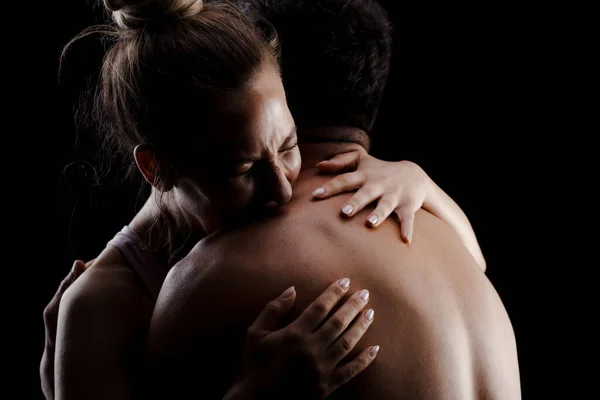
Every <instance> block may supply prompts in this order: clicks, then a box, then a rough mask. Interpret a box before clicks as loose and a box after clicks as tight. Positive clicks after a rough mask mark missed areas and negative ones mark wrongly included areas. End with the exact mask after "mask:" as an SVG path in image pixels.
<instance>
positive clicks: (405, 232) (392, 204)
mask: <svg viewBox="0 0 600 400" xmlns="http://www.w3.org/2000/svg"><path fill="white" fill-rule="evenodd" d="M316 167H317V168H319V170H321V172H327V173H336V172H341V171H348V170H350V171H353V172H347V173H345V174H341V175H338V176H336V177H335V178H333V179H332V180H330V181H329V182H327V183H326V184H324V185H323V186H321V187H319V188H317V189H316V190H315V191H314V192H313V195H314V196H315V197H316V198H318V199H326V198H328V197H331V196H334V195H336V194H339V193H343V192H348V191H352V190H357V189H358V191H357V192H356V193H355V194H354V196H352V198H351V199H350V200H349V201H348V202H347V203H346V204H344V205H343V206H342V213H343V214H344V215H345V216H347V217H352V216H354V215H355V214H356V213H358V212H359V211H360V210H362V209H363V208H365V207H366V206H367V205H369V204H371V203H373V202H374V201H377V207H376V208H375V210H374V211H373V212H372V213H371V214H370V215H369V217H368V218H367V223H368V224H369V225H370V226H372V227H377V226H379V225H380V224H381V223H382V222H383V221H384V220H385V219H386V218H387V217H389V216H390V214H392V213H396V215H397V216H398V219H399V220H400V235H401V237H402V240H403V241H404V242H406V243H408V242H410V240H411V237H412V231H413V222H414V218H415V213H416V212H417V210H418V209H419V208H421V207H422V206H423V203H424V202H425V199H426V198H427V197H428V195H429V193H430V190H431V179H430V178H429V176H427V174H426V173H425V171H423V169H422V168H421V167H419V166H418V165H417V164H415V163H413V162H410V161H399V162H388V161H382V160H379V159H377V158H375V157H372V156H370V155H369V154H367V152H366V151H364V150H355V151H351V152H349V153H344V154H339V155H337V156H335V157H334V158H332V159H330V160H327V161H321V162H320V163H318V164H317V165H316Z"/></svg>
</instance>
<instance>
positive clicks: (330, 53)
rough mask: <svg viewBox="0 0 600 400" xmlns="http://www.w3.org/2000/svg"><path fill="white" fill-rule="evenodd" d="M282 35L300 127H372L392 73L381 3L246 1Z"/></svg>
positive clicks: (289, 90) (288, 82)
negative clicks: (390, 72) (390, 71)
mask: <svg viewBox="0 0 600 400" xmlns="http://www.w3.org/2000/svg"><path fill="white" fill-rule="evenodd" d="M242 3H244V4H243V8H244V9H245V11H246V13H248V14H249V15H251V16H252V18H253V19H254V20H255V21H256V22H257V23H260V22H261V21H262V22H263V23H264V22H265V21H266V22H267V25H271V26H272V28H274V30H275V32H276V33H277V36H278V40H279V44H280V52H281V54H280V62H281V69H282V78H283V82H284V85H285V89H286V93H287V99H288V104H289V107H290V110H291V111H292V115H293V116H294V119H295V120H296V125H298V127H299V128H313V127H324V126H349V127H357V128H360V129H362V130H364V131H366V132H369V131H370V129H371V128H372V126H373V123H374V121H375V117H376V115H377V111H378V109H379V104H380V102H381V97H382V94H383V90H384V87H385V84H386V81H387V77H388V75H389V70H390V59H391V53H392V28H391V23H390V21H389V19H388V17H387V13H386V12H385V10H384V9H383V7H381V6H380V5H379V4H378V3H377V2H376V1H374V0H246V1H242Z"/></svg>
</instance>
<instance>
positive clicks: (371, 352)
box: [369, 346, 379, 358]
mask: <svg viewBox="0 0 600 400" xmlns="http://www.w3.org/2000/svg"><path fill="white" fill-rule="evenodd" d="M378 351H379V346H373V347H371V350H369V355H370V356H371V358H375V356H377V352H378Z"/></svg>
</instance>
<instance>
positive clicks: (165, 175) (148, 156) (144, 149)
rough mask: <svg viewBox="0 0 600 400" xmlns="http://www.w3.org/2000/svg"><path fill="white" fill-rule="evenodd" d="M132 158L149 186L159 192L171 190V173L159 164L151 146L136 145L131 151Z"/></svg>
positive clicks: (172, 180) (162, 164)
mask: <svg viewBox="0 0 600 400" xmlns="http://www.w3.org/2000/svg"><path fill="white" fill-rule="evenodd" d="M133 157H134V158H135V163H136V164H137V167H138V169H139V170H140V172H141V173H142V176H143V177H144V179H146V181H147V182H148V183H149V184H151V185H152V186H154V187H155V188H156V189H157V190H160V191H161V192H168V191H169V190H171V189H172V188H173V185H174V177H173V172H172V171H171V170H170V168H166V167H165V165H164V163H161V162H160V160H159V159H158V157H157V156H156V153H155V152H154V150H153V149H152V147H151V146H148V145H146V144H140V145H137V146H136V147H135V149H133Z"/></svg>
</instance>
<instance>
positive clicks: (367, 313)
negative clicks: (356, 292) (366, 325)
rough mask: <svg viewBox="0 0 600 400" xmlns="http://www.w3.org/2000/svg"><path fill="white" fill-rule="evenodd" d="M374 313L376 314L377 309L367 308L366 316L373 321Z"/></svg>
mask: <svg viewBox="0 0 600 400" xmlns="http://www.w3.org/2000/svg"><path fill="white" fill-rule="evenodd" d="M373 314H375V311H373V309H370V310H367V312H366V313H365V318H367V321H369V322H371V321H373Z"/></svg>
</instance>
